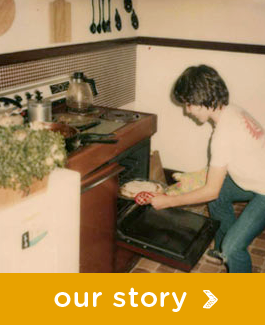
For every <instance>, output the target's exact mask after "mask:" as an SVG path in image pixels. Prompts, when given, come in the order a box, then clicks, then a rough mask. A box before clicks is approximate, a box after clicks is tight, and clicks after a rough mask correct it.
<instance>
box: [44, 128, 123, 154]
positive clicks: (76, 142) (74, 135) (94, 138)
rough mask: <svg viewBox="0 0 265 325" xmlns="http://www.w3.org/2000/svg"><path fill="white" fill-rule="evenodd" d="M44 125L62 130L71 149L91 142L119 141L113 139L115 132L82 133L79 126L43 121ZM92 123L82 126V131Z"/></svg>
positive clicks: (58, 130)
mask: <svg viewBox="0 0 265 325" xmlns="http://www.w3.org/2000/svg"><path fill="white" fill-rule="evenodd" d="M42 124H43V126H44V127H45V128H46V129H48V130H51V131H54V132H60V133H61V134H62V135H63V137H64V138H65V144H66V149H67V150H69V151H72V150H75V149H77V148H78V147H80V146H81V145H86V144H89V143H108V144H111V143H117V142H118V140H117V139H112V137H114V136H115V134H114V133H107V134H99V133H81V132H80V130H78V129H77V128H75V127H73V126H70V125H67V124H63V123H50V122H43V123H42ZM90 127H91V124H89V125H87V126H83V127H82V131H84V130H86V129H89V128H90Z"/></svg>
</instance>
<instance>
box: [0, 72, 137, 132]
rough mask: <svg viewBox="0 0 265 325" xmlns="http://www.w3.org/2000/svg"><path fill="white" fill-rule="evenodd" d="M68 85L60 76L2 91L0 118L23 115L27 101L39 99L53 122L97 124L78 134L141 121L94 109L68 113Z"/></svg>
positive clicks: (123, 113) (132, 114)
mask: <svg viewBox="0 0 265 325" xmlns="http://www.w3.org/2000/svg"><path fill="white" fill-rule="evenodd" d="M69 84H70V76H68V75H63V76H58V77H55V78H49V79H44V80H41V81H38V82H36V83H30V84H26V85H22V86H18V87H14V88H10V89H6V90H3V91H1V92H0V114H1V113H2V114H3V113H4V114H6V115H11V114H12V115H14V114H22V115H23V114H24V115H25V114H26V113H27V109H28V100H29V99H33V98H38V96H41V97H42V99H45V100H49V101H51V103H52V111H53V122H59V123H61V122H62V123H66V124H69V125H71V126H74V127H78V128H79V127H80V126H81V127H82V126H83V127H85V126H86V125H88V124H92V125H93V122H96V123H95V124H96V125H95V126H94V127H91V128H89V129H87V130H85V131H81V132H82V133H83V132H84V133H97V134H109V133H113V132H115V131H117V130H118V129H120V128H122V127H123V126H125V125H126V124H127V123H130V122H134V121H136V120H140V119H141V118H142V115H141V114H140V113H135V112H131V111H124V110H119V109H111V108H108V107H102V106H95V105H92V106H91V107H89V109H87V110H85V111H84V112H81V113H80V112H72V111H71V112H68V111H67V107H66V105H65V96H66V92H67V90H68V87H69ZM80 130H81V128H80Z"/></svg>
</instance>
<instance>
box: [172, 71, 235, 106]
mask: <svg viewBox="0 0 265 325" xmlns="http://www.w3.org/2000/svg"><path fill="white" fill-rule="evenodd" d="M173 94H174V96H175V99H176V100H177V101H178V102H179V103H181V104H184V105H186V104H190V105H196V106H205V107H207V108H210V107H211V108H213V109H216V108H217V107H220V108H221V107H222V106H223V105H228V102H229V93H228V89H227V87H226V84H225V82H224V81H223V79H222V78H221V77H220V76H219V74H218V72H217V71H216V70H214V69H213V68H211V67H208V66H206V65H199V66H198V67H195V66H194V67H189V68H187V69H186V70H185V71H184V72H183V73H182V74H181V76H180V77H179V78H178V80H177V81H176V84H175V87H174V90H173Z"/></svg>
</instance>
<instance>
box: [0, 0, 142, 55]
mask: <svg viewBox="0 0 265 325" xmlns="http://www.w3.org/2000/svg"><path fill="white" fill-rule="evenodd" d="M67 1H68V2H70V3H71V13H72V41H71V43H50V30H49V26H50V25H49V3H50V2H52V1H51V0H15V5H16V14H15V19H14V22H13V24H12V26H11V28H10V29H9V30H8V31H7V32H6V33H5V34H3V35H2V36H0V53H1V54H3V53H10V52H17V51H24V50H31V49H39V48H46V47H53V46H62V45H68V44H78V43H87V42H96V41H102V40H108V39H116V38H125V37H134V36H136V34H137V33H136V31H135V29H133V27H132V26H131V20H130V15H129V14H127V13H126V11H125V10H124V6H123V0H112V1H111V4H112V6H111V7H112V13H111V15H112V21H111V24H112V32H111V33H103V32H101V34H98V33H96V34H92V33H90V31H89V26H90V24H91V22H92V6H91V1H90V0H67ZM94 2H95V10H96V17H98V16H97V13H98V10H97V8H98V6H97V4H98V0H94ZM107 3H108V1H107V0H105V13H106V15H105V16H107ZM135 7H136V4H135ZM115 8H118V10H119V13H120V16H121V18H122V30H121V31H120V32H119V31H117V29H116V27H115V21H114V15H115ZM96 21H98V18H96Z"/></svg>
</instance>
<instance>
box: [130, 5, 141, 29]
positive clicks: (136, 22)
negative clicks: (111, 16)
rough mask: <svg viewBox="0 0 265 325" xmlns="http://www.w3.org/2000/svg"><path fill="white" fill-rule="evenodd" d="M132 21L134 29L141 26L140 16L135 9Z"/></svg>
mask: <svg viewBox="0 0 265 325" xmlns="http://www.w3.org/2000/svg"><path fill="white" fill-rule="evenodd" d="M131 22H132V26H133V28H134V29H138V27H139V20H138V17H137V15H136V13H135V11H134V9H133V12H132V16H131Z"/></svg>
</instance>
